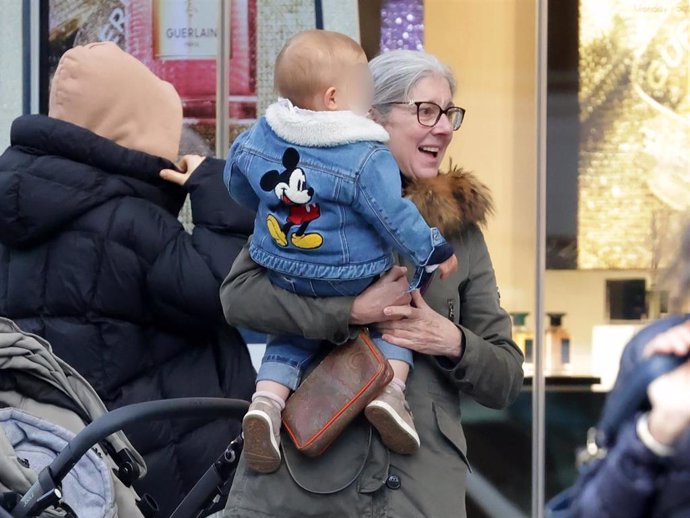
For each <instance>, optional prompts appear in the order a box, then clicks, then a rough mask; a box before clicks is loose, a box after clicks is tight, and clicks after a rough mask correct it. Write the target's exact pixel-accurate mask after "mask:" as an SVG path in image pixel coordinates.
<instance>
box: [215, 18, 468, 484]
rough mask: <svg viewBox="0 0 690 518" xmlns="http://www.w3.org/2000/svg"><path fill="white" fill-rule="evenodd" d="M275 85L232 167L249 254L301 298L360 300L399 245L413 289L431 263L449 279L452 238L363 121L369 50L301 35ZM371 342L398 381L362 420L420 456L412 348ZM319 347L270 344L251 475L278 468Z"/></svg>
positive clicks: (286, 52) (253, 413)
mask: <svg viewBox="0 0 690 518" xmlns="http://www.w3.org/2000/svg"><path fill="white" fill-rule="evenodd" d="M275 84H276V90H277V91H278V93H279V95H280V97H281V99H279V100H278V102H276V103H275V104H272V105H271V106H269V107H268V109H267V110H266V115H265V116H264V117H262V118H261V119H260V120H259V121H258V122H257V123H256V124H255V125H254V126H253V127H252V128H251V129H249V130H248V131H246V132H245V133H243V134H242V135H240V136H239V137H238V138H237V140H236V141H235V143H234V144H233V146H232V148H231V150H230V154H229V157H228V161H227V164H226V167H225V182H226V185H227V187H228V189H229V191H230V194H231V195H232V197H233V198H234V199H235V200H236V201H237V202H239V203H241V204H242V205H245V206H247V207H249V208H251V209H252V210H255V211H256V213H257V214H256V220H255V222H254V236H253V238H252V242H251V247H250V254H251V257H252V259H253V260H254V261H255V262H257V263H258V264H260V265H262V266H264V267H265V268H267V269H268V271H269V277H270V279H271V282H272V283H273V284H274V285H276V286H278V287H281V288H284V289H286V290H289V291H291V292H293V293H296V294H298V295H301V296H309V297H337V296H354V295H357V294H359V293H361V292H362V291H363V290H365V289H366V288H367V287H368V286H369V285H371V284H372V283H373V282H374V281H375V280H376V279H377V278H378V276H379V275H380V274H382V273H383V272H385V271H387V270H388V269H390V268H391V267H392V266H393V264H394V262H393V250H397V251H398V252H400V253H401V254H402V255H404V256H405V257H407V258H408V259H410V260H411V261H412V262H413V263H414V264H415V266H416V267H417V268H416V271H415V275H414V278H413V280H412V282H411V284H410V289H416V288H418V287H419V286H420V285H421V284H422V283H424V282H426V281H427V280H428V276H430V275H431V272H433V270H434V269H435V268H436V267H439V270H440V272H441V276H442V278H443V277H445V276H446V275H448V274H449V273H451V272H452V271H454V270H455V269H456V268H457V259H456V257H455V255H454V254H453V249H452V247H451V245H450V244H448V243H447V242H446V241H445V239H444V238H443V237H442V236H441V234H440V232H439V231H438V229H436V228H430V227H429V226H428V225H427V224H426V222H425V221H424V219H423V218H422V216H421V215H420V213H419V211H418V210H417V208H416V207H415V206H414V205H413V204H412V203H411V202H410V201H408V200H405V199H404V198H403V197H402V195H401V192H402V186H401V179H400V170H399V168H398V166H397V164H396V162H395V160H394V159H393V156H392V155H391V153H390V151H389V150H388V148H387V147H386V145H385V142H386V141H387V140H388V133H387V132H386V131H385V130H384V129H383V127H381V126H380V125H378V124H376V123H375V122H374V121H372V120H370V119H369V118H367V117H366V114H367V112H368V111H369V109H370V107H371V102H372V97H373V83H372V79H371V76H370V74H369V69H368V66H367V59H366V56H365V54H364V51H363V50H362V48H361V47H360V46H359V45H358V44H357V43H356V42H355V41H354V40H352V39H350V38H349V37H347V36H345V35H343V34H339V33H335V32H328V31H321V30H313V31H305V32H301V33H299V34H297V35H296V36H294V37H293V38H292V39H291V40H290V41H288V43H287V44H286V45H285V47H283V49H282V50H281V52H280V54H279V55H278V58H277V60H276V64H275ZM269 311H270V309H269ZM371 337H372V339H373V341H374V343H375V344H376V345H377V346H378V347H379V349H380V350H381V352H382V354H383V355H384V356H385V358H386V359H387V360H388V361H389V362H390V364H391V367H392V368H393V371H394V378H393V380H392V381H391V383H390V384H389V385H388V386H387V387H386V388H385V389H384V390H383V392H382V393H381V394H380V395H379V396H377V397H376V398H375V399H374V400H373V401H372V402H371V403H369V405H368V406H367V407H366V409H365V415H366V417H367V419H368V420H369V421H370V422H371V424H372V425H373V426H374V427H375V428H376V429H377V430H378V432H379V433H380V434H381V438H382V441H383V442H384V444H385V445H386V446H387V447H388V448H389V449H391V450H392V451H395V452H397V453H403V454H410V453H413V452H414V451H416V450H417V449H418V448H419V444H420V443H419V436H418V435H417V432H416V430H415V426H414V421H413V419H412V414H411V413H410V411H409V407H408V406H407V402H406V401H405V395H404V390H405V382H406V380H407V376H408V373H409V370H410V368H411V367H412V364H413V363H412V352H411V351H410V350H409V349H405V348H402V347H398V346H395V345H392V344H390V343H387V342H385V341H383V340H382V339H381V335H380V334H379V333H376V332H372V333H371ZM320 346H321V344H320V341H319V340H313V339H309V338H307V337H301V336H275V337H271V338H270V339H269V341H268V343H267V346H266V354H265V356H264V358H263V361H262V364H261V368H260V369H259V373H258V377H257V386H256V392H255V393H254V396H253V397H252V404H251V406H250V408H249V411H248V412H247V414H246V416H245V418H244V421H243V429H244V438H245V443H244V455H245V458H246V461H247V464H248V465H249V466H250V467H251V468H253V469H254V470H256V471H259V472H264V473H270V472H272V471H275V470H276V469H278V467H279V466H280V460H281V455H280V449H279V444H280V443H279V441H280V435H279V431H280V423H281V419H280V416H281V412H282V410H283V409H284V407H285V400H286V398H287V397H288V396H289V395H290V391H292V390H295V389H296V388H297V386H298V385H299V383H300V380H301V377H302V373H303V371H304V369H305V368H306V367H307V366H308V364H309V362H310V361H311V360H312V358H313V357H314V356H315V355H316V354H317V353H318V352H319V348H320Z"/></svg>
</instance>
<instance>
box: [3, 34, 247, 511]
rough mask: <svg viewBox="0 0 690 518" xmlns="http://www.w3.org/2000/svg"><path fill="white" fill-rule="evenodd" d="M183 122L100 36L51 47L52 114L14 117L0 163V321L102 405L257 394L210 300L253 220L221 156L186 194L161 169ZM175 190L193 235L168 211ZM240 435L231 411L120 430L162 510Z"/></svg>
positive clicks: (159, 86) (242, 348)
mask: <svg viewBox="0 0 690 518" xmlns="http://www.w3.org/2000/svg"><path fill="white" fill-rule="evenodd" d="M181 126H182V107H181V103H180V99H179V96H178V95H177V93H176V92H175V90H174V88H173V87H172V86H171V85H170V84H168V83H165V82H163V81H161V80H159V79H158V78H156V77H155V76H154V75H153V74H152V73H151V72H150V71H149V70H148V69H147V68H146V67H145V66H144V65H143V64H142V63H140V62H139V61H137V60H136V59H134V58H133V57H132V56H130V55H128V54H126V53H124V52H123V51H121V50H120V49H119V48H118V47H117V46H116V45H114V44H111V43H99V44H93V45H89V46H86V47H76V48H74V49H71V50H70V51H68V52H67V53H66V54H65V55H64V56H63V58H62V59H61V62H60V64H59V66H58V69H57V71H56V74H55V77H54V79H53V83H52V85H51V96H50V112H49V116H43V115H27V116H22V117H19V118H18V119H17V120H15V121H14V123H13V124H12V129H11V146H10V147H9V148H8V149H7V150H6V151H5V153H4V154H3V155H2V156H0V315H3V316H7V317H9V318H11V319H13V320H14V321H15V322H17V324H18V325H19V326H20V327H21V328H22V329H24V330H25V331H29V332H32V333H35V334H38V335H40V336H42V337H44V338H46V339H47V340H48V341H49V342H50V343H51V344H52V346H53V350H54V351H55V353H56V354H57V355H58V356H59V357H61V358H62V359H63V360H65V361H67V362H68V363H69V364H71V365H72V366H73V367H75V368H76V369H77V370H78V371H79V372H80V373H81V374H83V375H84V376H85V377H86V379H87V380H88V381H89V382H90V383H91V384H92V385H93V386H94V388H95V389H96V391H97V392H98V394H99V395H100V396H101V398H102V399H103V401H104V402H105V404H106V405H107V407H108V408H109V409H113V408H117V407H120V406H122V405H127V404H130V403H135V402H141V401H149V400H154V399H164V398H173V397H183V396H215V397H230V398H240V399H248V398H249V397H250V396H251V394H252V392H253V390H254V377H255V372H254V369H253V367H252V364H251V361H250V357H249V353H248V351H247V347H246V344H245V343H244V341H243V339H242V337H241V336H240V334H239V333H238V332H237V331H236V330H235V329H233V328H231V327H229V326H227V324H225V321H224V318H223V312H222V308H221V304H220V300H219V295H218V290H219V287H220V284H221V281H222V280H223V278H224V276H225V275H226V274H227V272H228V271H229V269H230V266H231V265H232V262H233V260H234V258H235V256H236V255H237V253H238V252H239V250H240V249H241V248H242V246H243V245H244V243H245V241H246V238H247V235H248V233H249V232H251V229H252V223H253V214H251V213H248V212H246V211H245V210H244V209H241V208H240V207H238V206H237V205H235V204H234V202H233V201H232V200H231V199H230V198H229V196H228V195H227V191H226V189H225V187H224V185H223V166H224V162H223V161H221V160H215V159H211V158H206V159H203V161H202V159H198V160H195V158H194V157H186V158H185V160H183V161H182V162H181V164H183V165H185V166H186V165H187V164H189V165H190V166H189V168H187V170H186V173H187V175H188V179H187V181H186V182H185V183H184V188H183V187H180V186H179V185H176V184H174V183H171V182H169V181H166V180H164V179H163V178H161V176H160V171H161V170H163V169H175V170H177V168H176V166H175V165H174V164H173V163H172V161H173V160H175V159H176V158H177V153H178V146H179V140H180V132H181ZM199 162H201V163H200V165H198V167H197V168H196V169H193V167H194V166H195V165H197V164H198V163H199ZM192 171H193V174H191V175H189V173H190V172H192ZM187 193H189V195H190V198H191V206H192V214H193V223H194V225H195V227H194V230H193V232H192V233H191V235H190V234H189V233H187V232H185V230H184V229H183V227H182V225H181V223H180V222H179V221H178V219H177V215H178V212H179V210H180V208H181V206H182V203H183V201H184V199H185V197H186V195H187ZM239 431H240V427H239V423H238V422H234V421H229V420H217V421H214V422H208V421H202V420H179V421H157V422H147V423H140V424H138V425H136V426H133V427H131V429H128V430H126V432H127V433H128V436H129V438H130V439H131V441H132V442H133V444H134V446H135V447H136V448H137V449H138V450H139V451H140V453H142V455H143V456H144V458H145V460H146V463H147V465H148V474H147V476H146V477H145V478H144V479H142V480H141V481H140V482H139V483H138V484H135V487H136V488H137V489H138V491H139V492H140V494H141V493H149V494H151V495H152V496H153V497H154V498H155V499H156V500H157V501H158V503H159V505H160V508H161V510H160V514H159V516H169V515H170V513H171V512H172V510H173V509H174V506H175V505H176V504H177V503H178V502H179V501H180V500H181V499H182V497H183V496H184V495H185V494H186V492H187V491H188V490H189V489H190V488H191V487H192V485H193V484H194V483H195V482H196V481H197V479H198V478H199V477H200V476H201V475H202V474H203V472H204V471H205V470H206V469H207V468H208V467H209V466H210V465H211V464H212V462H213V461H214V460H215V459H216V458H217V456H218V455H219V454H220V453H221V452H222V451H223V450H224V448H225V447H226V446H227V444H228V443H229V442H230V441H231V440H232V439H233V438H234V437H235V436H236V435H237V434H238V433H239Z"/></svg>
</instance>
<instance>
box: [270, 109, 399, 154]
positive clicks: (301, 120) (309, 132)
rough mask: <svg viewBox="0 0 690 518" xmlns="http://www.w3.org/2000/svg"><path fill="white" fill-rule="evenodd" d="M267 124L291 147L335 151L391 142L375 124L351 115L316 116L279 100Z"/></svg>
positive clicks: (329, 114) (342, 112)
mask: <svg viewBox="0 0 690 518" xmlns="http://www.w3.org/2000/svg"><path fill="white" fill-rule="evenodd" d="M266 122H268V125H269V126H270V127H271V129H272V130H273V131H275V133H276V134H277V135H278V136H279V137H280V138H282V139H283V140H287V141H288V142H290V143H291V144H296V145H298V146H308V147H333V146H340V145H343V144H352V143H354V142H364V141H371V140H373V141H376V142H388V132H387V131H386V130H385V129H383V126H380V125H379V124H377V123H375V122H374V121H373V120H371V119H368V118H366V117H363V116H361V115H357V114H355V113H353V112H350V111H336V112H315V111H311V110H303V109H302V108H297V107H296V106H293V104H292V103H291V102H290V101H289V100H288V99H282V98H281V99H278V101H277V102H275V103H273V104H271V105H270V106H269V107H268V109H267V110H266Z"/></svg>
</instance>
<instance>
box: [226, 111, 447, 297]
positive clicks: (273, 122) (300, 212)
mask: <svg viewBox="0 0 690 518" xmlns="http://www.w3.org/2000/svg"><path fill="white" fill-rule="evenodd" d="M387 139H388V134H387V132H386V131H385V130H384V129H383V128H382V127H381V126H379V125H378V124H376V123H375V122H373V121H371V120H370V119H367V118H365V117H362V116H358V115H356V114H354V113H352V112H345V111H341V112H312V111H308V110H302V109H299V108H296V107H294V106H292V104H290V102H289V101H288V100H286V99H281V100H280V101H278V102H277V103H275V104H272V105H271V106H270V107H269V108H268V110H267V111H266V115H265V117H262V118H261V119H260V120H259V121H258V122H257V123H256V124H255V125H254V126H253V127H252V128H250V129H249V130H248V131H246V132H245V133H243V134H241V135H240V136H239V137H238V138H237V139H236V140H235V142H234V144H233V146H232V148H231V149H230V154H229V157H228V160H227V163H226V166H225V184H226V186H227V187H228V190H229V191H230V194H231V196H232V197H233V198H234V199H235V200H236V201H237V202H238V203H240V204H241V205H244V206H245V207H247V208H249V209H251V210H254V211H256V219H255V221H254V237H253V238H252V244H251V249H250V254H251V257H252V259H253V260H254V261H256V262H257V263H258V264H260V265H262V266H264V267H266V268H268V269H270V270H273V271H276V272H280V273H283V274H286V275H291V276H295V277H305V278H309V279H325V280H334V279H339V280H349V279H360V278H363V277H373V276H376V275H378V274H380V273H382V272H384V271H385V270H387V269H389V268H390V267H392V265H393V262H394V261H393V256H392V251H393V249H396V250H397V251H399V252H400V253H402V254H403V255H404V256H405V257H407V258H409V260H410V261H411V262H412V263H414V264H415V266H417V267H418V271H417V272H416V273H417V275H416V276H415V279H414V280H413V281H412V287H413V288H414V287H417V285H418V284H419V281H420V278H421V275H422V274H423V272H424V268H423V267H425V266H431V265H435V264H439V263H441V262H443V261H445V260H446V259H448V258H449V257H450V256H451V255H452V253H453V250H452V247H451V246H450V245H449V244H448V243H447V242H446V241H445V239H444V238H443V236H441V233H440V232H439V230H438V229H436V228H430V227H429V226H428V225H427V224H426V222H425V221H424V219H423V218H422V216H421V214H420V213H419V211H418V210H417V208H416V207H415V206H414V204H412V202H410V201H409V200H406V199H404V198H403V197H402V195H401V192H402V187H401V180H400V172H399V168H398V165H397V164H396V162H395V160H394V159H393V156H392V155H391V153H390V151H389V150H388V148H387V147H386V145H385V144H384V143H385V142H386V141H387Z"/></svg>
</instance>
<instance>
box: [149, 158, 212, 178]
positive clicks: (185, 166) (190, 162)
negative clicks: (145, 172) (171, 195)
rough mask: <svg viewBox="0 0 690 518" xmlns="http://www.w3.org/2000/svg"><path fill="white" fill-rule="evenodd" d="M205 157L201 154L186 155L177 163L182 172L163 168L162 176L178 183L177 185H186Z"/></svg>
mask: <svg viewBox="0 0 690 518" xmlns="http://www.w3.org/2000/svg"><path fill="white" fill-rule="evenodd" d="M205 159H206V157H203V156H199V155H184V156H183V157H182V158H181V159H180V161H179V162H178V164H177V168H178V169H179V170H180V171H182V172H178V171H174V170H173V169H162V170H161V172H160V176H161V178H163V180H167V181H169V182H172V183H176V184H177V185H184V184H186V183H187V180H189V177H190V176H192V173H193V172H194V171H196V168H197V167H199V166H200V165H201V163H202V162H203V161H204V160H205Z"/></svg>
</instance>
